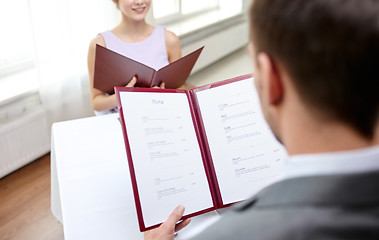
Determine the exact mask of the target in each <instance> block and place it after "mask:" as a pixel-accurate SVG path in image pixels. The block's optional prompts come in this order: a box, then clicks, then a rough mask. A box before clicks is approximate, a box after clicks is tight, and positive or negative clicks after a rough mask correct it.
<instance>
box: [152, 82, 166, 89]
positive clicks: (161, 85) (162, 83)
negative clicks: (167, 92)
mask: <svg viewBox="0 0 379 240" xmlns="http://www.w3.org/2000/svg"><path fill="white" fill-rule="evenodd" d="M153 88H162V89H164V88H165V84H164V82H161V84H160V85H159V87H158V86H153Z"/></svg>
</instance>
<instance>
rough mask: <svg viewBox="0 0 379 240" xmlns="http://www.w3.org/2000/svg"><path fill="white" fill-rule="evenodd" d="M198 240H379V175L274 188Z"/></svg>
mask: <svg viewBox="0 0 379 240" xmlns="http://www.w3.org/2000/svg"><path fill="white" fill-rule="evenodd" d="M378 161H379V159H378ZM193 239H197V240H200V239H206V240H212V239H217V240H222V239H256V240H260V239H265V240H266V239H267V240H268V239H270V240H271V239H281V240H284V239H288V240H298V239H306V240H312V239H327V240H329V239H376V240H378V239H379V172H371V173H365V174H351V175H337V176H316V177H301V178H295V179H288V180H285V181H282V182H279V183H276V184H273V185H271V186H269V187H267V188H266V189H264V190H263V191H261V192H260V193H258V194H257V195H255V196H254V197H252V198H250V199H248V200H246V201H244V202H242V203H240V204H237V205H235V206H233V207H232V208H231V209H230V211H228V212H227V213H225V215H224V216H223V217H222V218H221V220H220V221H218V222H216V223H215V224H213V225H212V226H210V227H209V228H208V229H206V230H205V231H204V232H202V233H201V234H199V235H198V236H196V237H195V238H193Z"/></svg>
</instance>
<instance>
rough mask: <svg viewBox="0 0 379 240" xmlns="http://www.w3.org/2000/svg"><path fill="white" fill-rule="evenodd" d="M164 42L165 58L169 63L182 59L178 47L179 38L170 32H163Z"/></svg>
mask: <svg viewBox="0 0 379 240" xmlns="http://www.w3.org/2000/svg"><path fill="white" fill-rule="evenodd" d="M165 41H166V49H167V57H168V61H169V62H170V63H172V62H174V61H176V60H178V59H179V58H181V57H182V48H181V47H180V41H179V38H178V37H177V36H176V35H175V34H174V33H173V32H170V31H167V30H166V31H165Z"/></svg>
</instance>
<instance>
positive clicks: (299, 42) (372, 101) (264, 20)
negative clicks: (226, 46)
mask: <svg viewBox="0 0 379 240" xmlns="http://www.w3.org/2000/svg"><path fill="white" fill-rule="evenodd" d="M250 41H251V43H250V45H251V47H252V49H253V50H252V54H253V57H254V58H255V61H256V72H259V71H261V70H262V69H261V67H262V66H260V60H259V56H260V53H264V55H265V56H267V58H266V62H269V64H271V65H270V66H271V70H270V71H272V72H273V73H274V75H275V72H276V71H277V72H282V71H284V72H286V73H287V74H288V76H289V78H290V79H291V82H292V84H293V86H294V89H295V90H296V92H297V94H298V96H299V98H300V99H301V101H302V102H303V103H304V104H305V105H306V106H307V107H309V108H310V109H313V110H312V111H314V112H315V114H317V115H319V116H320V117H321V118H323V117H325V118H332V119H334V120H336V121H339V122H343V123H345V124H347V125H348V126H350V127H351V128H353V129H354V130H355V131H356V132H358V133H359V134H360V135H361V136H363V137H365V138H368V139H371V138H372V137H373V135H374V131H375V126H376V125H377V122H378V117H379V1H378V0H311V1H310V0H291V1H288V0H254V3H253V5H252V7H251V9H250ZM261 60H262V59H261ZM264 61H265V60H264V58H263V62H264ZM258 75H259V74H258ZM258 77H259V76H258ZM256 81H258V83H256V84H257V85H258V88H259V84H260V83H259V81H260V80H259V79H257V80H256ZM281 87H282V86H281V84H280V81H279V84H278V85H277V86H276V87H274V88H273V89H271V90H270V91H271V92H273V93H274V98H272V99H271V100H270V101H271V103H272V104H276V101H278V102H280V101H281V98H282V97H284V96H283V95H281V94H282V93H281V92H280V91H281V90H282V89H281ZM258 90H259V89H258ZM277 92H279V95H276V96H275V94H276V93H277ZM284 94H285V93H284ZM275 97H276V98H277V99H276V98H275ZM262 107H263V108H264V106H262ZM264 111H265V109H264ZM267 115H269V114H267V113H266V114H265V116H266V118H269V116H267ZM269 120H270V119H268V122H269V123H270V121H269ZM270 125H271V124H270ZM274 125H275V124H274ZM272 127H274V130H275V126H272ZM274 132H275V131H274ZM278 137H279V138H280V136H278Z"/></svg>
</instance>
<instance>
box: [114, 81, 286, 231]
mask: <svg viewBox="0 0 379 240" xmlns="http://www.w3.org/2000/svg"><path fill="white" fill-rule="evenodd" d="M115 92H116V94H117V98H118V107H119V112H120V122H121V126H122V131H123V136H124V140H125V147H126V153H127V160H128V164H129V170H130V176H131V182H132V186H133V193H134V199H135V205H136V210H137V216H138V221H139V226H140V230H141V231H146V230H148V229H151V228H154V227H157V226H159V224H160V223H162V222H163V221H165V220H166V219H167V217H168V216H169V214H170V213H171V212H172V211H173V209H174V208H175V207H176V206H177V205H179V204H182V205H184V206H185V207H186V210H185V213H184V216H183V219H185V218H188V217H192V216H196V215H199V214H202V213H205V212H208V211H212V210H215V209H219V208H223V207H225V206H229V205H230V204H233V203H235V202H239V201H242V200H244V199H246V198H247V197H249V196H250V195H251V194H253V193H255V192H257V191H258V190H260V189H262V188H263V187H264V186H266V185H268V184H270V183H272V182H273V181H276V180H278V179H279V176H280V173H281V166H282V162H283V158H284V157H285V156H286V153H285V150H284V149H283V147H282V146H281V145H280V144H279V143H278V142H277V141H276V139H275V138H274V137H273V135H272V133H271V131H270V129H269V127H268V125H267V124H266V122H265V120H264V118H263V116H262V114H261V111H260V105H259V98H258V96H257V93H256V91H255V87H254V83H253V78H252V76H251V75H243V76H240V77H237V78H232V79H228V80H225V81H221V82H216V83H213V84H209V85H206V86H202V87H199V88H195V89H192V90H173V89H155V88H126V87H115Z"/></svg>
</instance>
